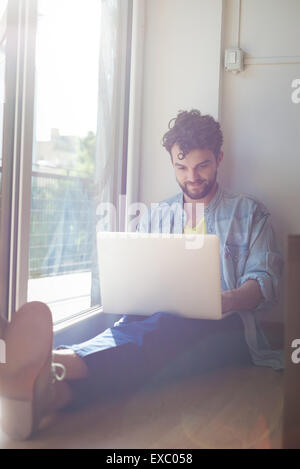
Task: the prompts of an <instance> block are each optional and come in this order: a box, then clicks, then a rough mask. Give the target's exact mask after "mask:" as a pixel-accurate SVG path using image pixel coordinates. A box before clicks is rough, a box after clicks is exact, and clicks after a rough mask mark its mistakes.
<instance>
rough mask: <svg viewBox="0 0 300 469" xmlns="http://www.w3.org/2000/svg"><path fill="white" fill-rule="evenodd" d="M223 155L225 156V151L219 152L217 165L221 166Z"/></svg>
mask: <svg viewBox="0 0 300 469" xmlns="http://www.w3.org/2000/svg"><path fill="white" fill-rule="evenodd" d="M223 157H224V152H223V151H220V153H219V154H218V158H217V167H219V165H220V164H221V161H222V160H223Z"/></svg>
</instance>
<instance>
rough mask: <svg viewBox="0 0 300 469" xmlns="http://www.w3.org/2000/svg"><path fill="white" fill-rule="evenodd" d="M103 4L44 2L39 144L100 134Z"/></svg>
mask: <svg viewBox="0 0 300 469" xmlns="http://www.w3.org/2000/svg"><path fill="white" fill-rule="evenodd" d="M100 16H101V0H40V1H39V17H38V31H37V50H36V60H37V61H36V139H37V141H47V140H49V139H50V131H51V128H58V129H59V131H60V134H61V135H78V136H80V137H83V136H85V135H86V134H87V132H88V131H89V130H92V131H94V132H95V131H96V120H97V100H98V56H99V42H100Z"/></svg>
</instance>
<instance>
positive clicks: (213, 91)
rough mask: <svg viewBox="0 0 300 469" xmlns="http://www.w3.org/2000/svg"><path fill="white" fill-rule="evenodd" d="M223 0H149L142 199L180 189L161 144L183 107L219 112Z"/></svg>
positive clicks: (143, 126) (144, 91)
mask: <svg viewBox="0 0 300 469" xmlns="http://www.w3.org/2000/svg"><path fill="white" fill-rule="evenodd" d="M221 7H222V2H221V0H146V9H145V46H144V83H143V99H142V130H141V168H140V171H141V174H140V187H139V200H140V201H142V202H145V203H147V204H149V203H151V202H156V201H159V200H162V199H164V198H166V197H170V196H171V195H173V194H175V193H177V192H179V190H180V189H179V187H178V185H177V183H176V181H175V180H174V176H173V173H172V169H171V165H170V158H169V156H168V154H167V152H166V151H165V149H164V148H163V147H162V146H161V139H162V136H163V134H164V133H165V132H166V131H167V126H168V122H169V120H170V119H171V118H173V117H175V116H176V115H177V112H178V111H179V110H181V109H184V110H185V109H192V108H199V109H201V111H202V112H204V113H210V114H212V115H213V116H214V117H216V118H217V117H218V98H219V96H218V94H219V67H220V41H221V10H222V8H221Z"/></svg>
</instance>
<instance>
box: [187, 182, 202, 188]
mask: <svg viewBox="0 0 300 469" xmlns="http://www.w3.org/2000/svg"><path fill="white" fill-rule="evenodd" d="M188 184H189V185H190V186H191V187H192V188H193V187H195V188H196V187H199V186H202V184H203V182H196V183H191V182H190V183H188Z"/></svg>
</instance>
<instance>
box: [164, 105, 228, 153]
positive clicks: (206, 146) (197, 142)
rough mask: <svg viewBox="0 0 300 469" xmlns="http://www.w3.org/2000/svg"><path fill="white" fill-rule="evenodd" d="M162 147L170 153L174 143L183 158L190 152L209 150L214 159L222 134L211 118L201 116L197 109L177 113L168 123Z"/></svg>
mask: <svg viewBox="0 0 300 469" xmlns="http://www.w3.org/2000/svg"><path fill="white" fill-rule="evenodd" d="M168 127H169V130H168V131H167V132H166V133H165V134H164V136H163V139H162V145H163V146H164V147H165V149H166V150H167V151H168V152H169V153H170V155H171V157H172V154H171V149H172V147H173V145H174V144H175V143H176V144H177V145H178V146H179V148H180V150H181V151H182V154H183V156H182V158H184V157H185V156H186V155H187V154H188V153H189V152H190V151H192V150H197V149H201V150H211V151H212V152H213V154H214V155H215V157H216V158H218V155H219V153H220V150H221V147H222V143H223V134H222V131H221V127H220V124H219V123H218V122H216V121H215V119H214V118H213V117H212V116H209V115H203V116H202V114H201V112H200V111H198V110H197V109H192V110H191V111H179V112H178V114H177V117H175V118H173V119H171V120H170V122H169V126H168Z"/></svg>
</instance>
